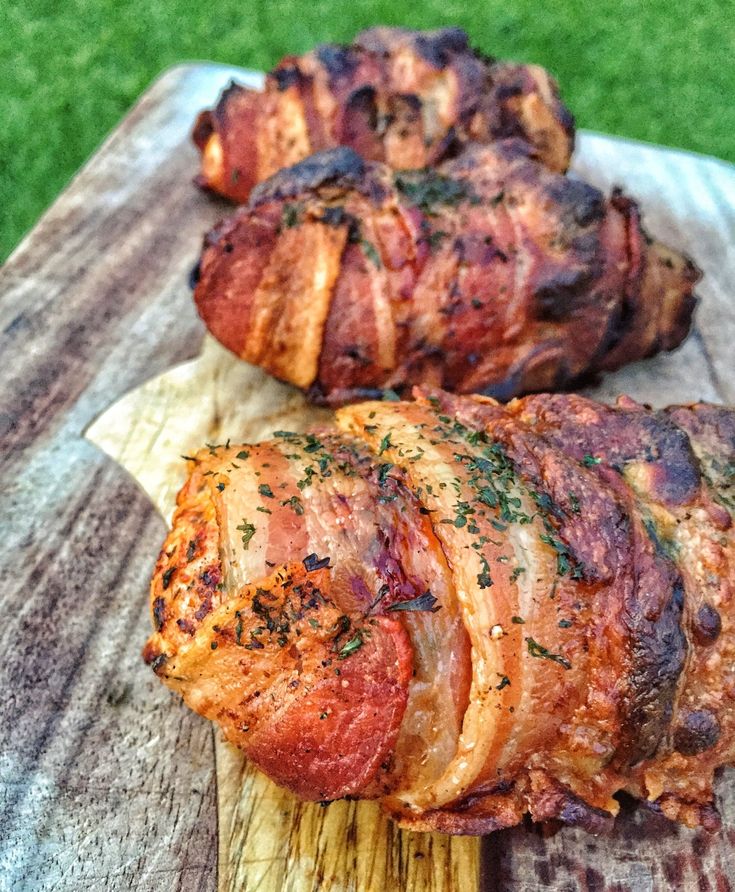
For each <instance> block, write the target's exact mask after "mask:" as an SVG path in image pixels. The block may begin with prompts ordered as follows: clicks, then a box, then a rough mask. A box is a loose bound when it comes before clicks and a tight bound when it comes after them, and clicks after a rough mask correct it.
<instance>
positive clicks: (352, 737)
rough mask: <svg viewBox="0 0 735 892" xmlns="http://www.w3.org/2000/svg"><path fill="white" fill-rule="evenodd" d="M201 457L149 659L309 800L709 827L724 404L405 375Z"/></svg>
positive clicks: (732, 421)
mask: <svg viewBox="0 0 735 892" xmlns="http://www.w3.org/2000/svg"><path fill="white" fill-rule="evenodd" d="M416 396H417V398H416V400H415V401H414V402H368V403H363V404H359V405H355V406H351V407H348V408H344V409H342V410H340V411H339V412H338V413H337V417H336V428H335V429H324V430H319V431H314V432H312V433H308V434H294V433H289V432H283V431H281V432H278V433H277V434H275V435H274V439H273V440H271V441H269V442H265V443H260V444H257V445H253V446H236V447H230V446H229V445H228V446H225V447H209V448H208V449H206V450H202V451H201V452H199V453H198V454H197V455H196V456H195V458H194V459H193V462H192V466H191V476H190V477H189V479H188V481H187V483H186V485H185V486H184V488H183V489H182V490H181V493H180V494H179V497H178V509H177V511H176V513H175V516H174V520H173V529H172V531H171V533H170V534H169V536H168V538H167V540H166V542H165V544H164V546H163V550H162V551H161V554H160V557H159V560H158V564H157V566H156V570H155V575H154V578H153V582H152V588H151V599H152V600H151V605H152V611H153V618H154V623H155V629H156V631H155V633H154V634H153V635H152V637H151V638H150V640H149V642H148V644H147V645H146V647H145V651H144V656H145V659H146V661H147V662H148V663H150V664H151V665H152V667H153V669H154V670H155V672H156V674H157V675H158V676H159V678H160V679H161V680H162V681H163V682H164V683H165V684H167V685H168V686H169V687H171V688H172V689H173V690H175V691H177V692H179V693H180V694H181V695H182V696H183V697H184V700H185V701H186V703H187V704H188V705H189V706H190V707H191V708H193V709H194V710H196V711H197V712H199V713H201V714H202V715H204V716H206V717H208V718H210V719H212V720H214V721H216V722H217V723H218V724H219V725H220V726H221V728H222V729H223V731H224V733H225V735H226V737H227V738H228V739H229V740H230V741H231V742H232V743H234V744H236V745H237V746H239V747H241V748H242V749H243V750H244V751H245V753H246V754H247V755H248V757H249V758H250V759H251V760H252V761H253V762H254V763H255V764H256V765H258V766H259V767H260V768H261V769H262V770H263V771H265V772H266V773H267V774H268V775H269V776H270V777H271V778H272V779H274V780H275V781H276V782H277V783H279V784H282V785H284V786H285V787H287V788H289V789H291V790H292V791H293V792H294V793H296V794H297V795H298V796H300V797H302V798H304V799H307V800H331V799H335V798H338V797H343V796H352V797H361V798H376V799H379V800H380V801H381V804H382V805H383V806H384V807H385V809H386V810H387V811H388V812H389V813H390V814H391V815H392V816H393V817H394V818H395V820H397V821H399V822H400V823H401V824H402V825H403V826H406V827H410V828H414V829H437V830H441V831H445V832H448V833H486V832H489V831H491V830H494V829H497V828H501V827H507V826H511V825H513V824H516V823H518V822H519V821H520V820H521V818H522V816H523V815H524V814H525V813H530V815H531V816H532V817H533V818H534V819H535V820H546V819H558V820H560V821H562V822H566V823H570V824H579V825H581V826H583V827H585V828H587V829H590V830H593V831H598V830H601V829H603V828H605V827H606V826H608V825H609V824H610V822H611V821H612V819H613V816H614V814H615V813H616V811H617V808H618V805H617V802H616V800H615V799H614V798H613V797H614V794H615V793H616V792H618V791H620V790H626V791H628V792H629V793H631V794H633V795H635V796H637V797H640V798H641V799H645V800H648V801H649V803H650V804H651V806H652V807H654V808H657V809H660V810H661V811H662V812H663V813H664V814H666V815H667V816H669V817H670V818H673V819H677V820H680V821H682V822H684V823H686V824H688V825H690V826H695V825H704V826H705V827H708V828H714V827H716V826H717V822H718V816H717V812H716V810H715V807H714V804H713V793H712V782H713V772H714V771H715V769H716V768H718V767H719V766H721V765H723V764H726V763H731V762H732V761H733V756H734V755H735V734H734V733H733V731H734V730H735V728H734V725H735V659H734V657H735V633H734V631H733V620H734V619H735V611H734V608H733V603H732V599H733V589H734V585H735V550H734V548H733V546H734V544H735V542H734V536H733V525H732V515H733V511H735V485H734V483H735V479H734V478H733V467H734V466H735V411H733V410H731V409H725V408H721V407H715V406H708V405H694V406H685V407H674V408H670V409H667V410H663V411H652V410H650V409H648V408H646V407H644V406H641V405H639V404H636V403H634V402H633V401H632V400H630V399H625V398H623V399H621V400H620V401H619V403H618V405H617V406H616V407H614V408H611V407H607V406H603V405H600V404H598V403H595V402H593V401H591V400H589V399H585V398H582V397H578V396H567V395H552V396H549V395H541V396H532V397H527V398H524V399H521V400H515V401H513V402H512V403H510V404H509V405H507V406H501V405H499V404H497V403H495V402H494V401H493V400H491V399H488V398H483V397H476V396H473V397H462V396H454V395H450V394H448V393H445V392H443V391H439V390H436V391H423V392H422V391H420V390H417V392H416Z"/></svg>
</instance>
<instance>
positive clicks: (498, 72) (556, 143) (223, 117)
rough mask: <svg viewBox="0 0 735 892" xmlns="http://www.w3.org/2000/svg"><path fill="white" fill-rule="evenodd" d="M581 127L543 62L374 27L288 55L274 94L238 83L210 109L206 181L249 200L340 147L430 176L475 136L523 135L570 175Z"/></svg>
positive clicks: (201, 138) (205, 126)
mask: <svg viewBox="0 0 735 892" xmlns="http://www.w3.org/2000/svg"><path fill="white" fill-rule="evenodd" d="M573 128H574V121H573V118H572V116H571V115H570V113H569V112H568V111H567V109H566V108H565V107H564V106H563V105H562V104H561V102H560V101H559V97H558V93H557V88H556V84H555V83H554V81H553V80H552V78H551V77H549V75H548V74H547V72H546V71H544V69H543V68H540V67H539V66H538V65H515V64H513V63H509V62H497V61H495V60H493V59H488V58H485V57H483V56H482V55H481V54H479V53H478V52H476V51H474V50H472V49H471V48H470V47H469V45H468V42H467V35H466V34H465V33H464V32H463V31H461V30H459V29H458V28H445V29H442V30H440V31H429V32H421V31H407V30H404V29H402V28H372V29H370V30H369V31H364V32H363V33H362V34H359V35H358V36H357V37H356V39H355V42H354V43H353V44H352V45H350V46H335V45H331V44H328V45H325V46H320V47H318V48H317V49H316V50H314V51H313V52H311V53H307V54H306V55H304V56H301V57H295V56H288V57H286V58H285V59H283V61H282V62H280V63H279V65H277V66H276V68H275V69H274V70H273V71H271V72H270V73H269V74H268V75H267V77H266V81H265V90H264V91H263V92H260V91H256V90H249V89H247V88H245V87H242V86H239V85H238V84H236V83H234V82H233V83H232V84H231V85H230V86H229V87H228V88H227V89H226V90H225V91H224V92H223V93H222V95H221V96H220V98H219V101H218V102H217V104H216V106H215V107H214V108H213V109H208V110H206V111H203V112H201V113H200V115H199V117H198V118H197V121H196V124H195V126H194V131H193V139H194V142H195V144H196V145H197V147H198V148H199V150H200V151H201V153H202V163H201V174H200V176H199V178H198V182H199V184H200V185H201V186H204V187H206V188H209V189H212V190H214V191H215V192H219V193H220V194H222V195H225V196H227V197H228V198H231V199H233V200H234V201H238V202H244V201H247V198H248V196H249V194H250V190H251V189H252V188H253V186H254V185H255V184H256V183H259V182H260V181H261V180H264V179H266V178H267V177H269V176H271V175H272V174H274V173H275V172H276V171H278V170H280V169H281V168H282V167H285V166H288V165H290V164H295V163H296V162H297V161H301V160H302V159H303V158H306V157H307V156H308V155H311V154H312V153H313V152H317V151H320V150H322V149H328V148H332V147H334V146H338V145H346V146H350V147H351V148H353V149H356V150H357V151H358V152H359V153H360V154H361V155H363V156H364V157H365V158H368V159H370V160H373V161H384V162H385V163H387V164H389V165H390V166H391V167H394V168H396V169H400V168H420V167H425V166H426V165H428V164H433V163H435V162H436V161H437V160H439V159H440V158H442V157H443V156H444V155H446V154H447V152H448V151H449V150H452V149H455V148H456V147H457V146H458V145H461V144H462V143H464V142H466V141H468V140H477V141H479V142H494V141H496V140H498V139H502V138H505V137H509V136H513V137H520V138H522V139H524V140H526V141H527V142H528V143H529V145H530V146H531V147H532V149H533V151H534V153H535V154H536V155H537V157H538V158H539V159H540V160H541V161H542V162H543V163H544V164H546V165H547V166H548V167H549V168H551V169H552V170H559V171H563V170H566V169H567V165H568V163H569V157H570V155H571V153H572V148H573V139H574V135H573V134H574V129H573Z"/></svg>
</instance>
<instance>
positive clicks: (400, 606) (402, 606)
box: [388, 592, 441, 613]
mask: <svg viewBox="0 0 735 892" xmlns="http://www.w3.org/2000/svg"><path fill="white" fill-rule="evenodd" d="M435 604H436V598H435V597H434V596H433V595H432V594H431V592H424V593H423V595H419V596H418V597H417V598H412V599H411V600H410V601H398V603H396V604H391V605H390V607H388V611H394V610H408V611H417V612H418V611H429V612H431V613H436V612H437V610H441V607H435V606H434V605H435Z"/></svg>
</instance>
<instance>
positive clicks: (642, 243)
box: [194, 140, 699, 404]
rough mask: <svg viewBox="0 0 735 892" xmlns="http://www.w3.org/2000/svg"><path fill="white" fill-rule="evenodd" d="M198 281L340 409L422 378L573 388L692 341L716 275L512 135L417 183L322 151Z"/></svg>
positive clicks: (206, 310)
mask: <svg viewBox="0 0 735 892" xmlns="http://www.w3.org/2000/svg"><path fill="white" fill-rule="evenodd" d="M197 276H198V282H197V284H196V288H195V294H194V298H195V301H196V304H197V307H198V310H199V313H200V315H201V316H202V318H203V319H204V321H205V323H206V325H207V327H208V328H209V330H210V331H211V332H212V334H214V336H215V337H216V338H217V339H218V340H219V341H221V342H222V343H223V344H224V345H225V346H226V347H228V348H229V349H230V350H232V351H233V352H234V353H236V354H237V355H238V356H240V357H242V358H243V359H246V360H248V361H249V362H252V363H254V364H256V365H260V366H262V367H263V368H264V369H266V370H267V371H268V372H270V373H271V374H273V375H275V376H276V377H278V378H281V379H283V380H285V381H289V382H291V383H292V384H295V385H297V386H298V387H301V388H304V389H309V390H310V395H311V397H312V398H313V399H314V400H315V401H317V402H326V403H331V404H339V403H342V402H346V401H349V400H354V399H360V398H363V399H364V398H370V397H372V396H374V395H375V394H376V391H377V390H380V389H383V388H393V389H395V390H396V391H398V392H399V393H401V392H403V391H405V390H406V388H407V386H409V385H412V384H428V385H432V386H441V387H444V388H446V389H448V390H451V391H454V392H460V393H471V392H483V393H486V394H488V395H491V396H493V397H496V398H498V399H503V400H505V399H510V398H511V397H513V396H516V395H519V394H522V393H528V392H532V391H543V390H555V389H559V388H568V387H570V386H572V385H573V384H574V383H575V382H578V381H580V379H584V378H586V377H589V376H591V375H594V374H595V373H597V372H600V371H602V370H609V369H615V368H618V367H619V366H621V365H623V364H625V363H626V362H630V361H633V360H636V359H641V358H643V357H645V356H649V355H651V354H652V353H655V352H656V351H658V350H670V349H672V348H674V347H676V346H677V345H678V344H679V343H680V342H681V341H682V340H683V338H684V337H685V335H686V333H687V331H688V329H689V324H690V319H691V314H692V310H693V307H694V303H695V300H694V298H693V296H692V288H693V285H694V283H695V282H696V281H697V279H698V276H699V274H698V272H697V270H696V269H695V267H694V266H693V264H692V263H691V262H690V261H689V260H687V259H686V258H684V257H682V256H681V255H679V254H677V253H675V252H674V251H671V250H669V249H668V248H666V247H665V246H664V245H662V244H660V243H658V242H654V241H651V239H649V238H648V236H647V235H646V233H645V231H644V229H643V228H642V226H641V221H640V214H639V211H638V208H637V206H636V204H635V202H633V201H631V200H630V199H628V198H625V197H624V196H623V195H621V194H619V193H615V194H613V196H612V197H611V198H610V199H609V200H607V201H606V200H605V198H604V197H603V195H602V194H601V193H600V192H598V191H597V190H596V189H593V188H592V187H591V186H588V185H586V184H585V183H582V182H579V181H577V180H573V179H569V178H567V177H564V176H562V175H559V174H554V173H552V172H550V171H548V170H546V169H545V168H544V167H542V166H541V165H539V164H538V163H537V162H535V161H534V160H533V159H532V158H531V157H529V152H528V149H527V147H526V146H525V145H524V144H523V143H521V142H519V141H517V140H508V141H505V142H502V143H498V144H496V145H491V146H490V145H486V146H483V145H477V144H474V145H472V146H469V147H467V148H466V149H465V151H464V152H463V153H462V154H461V155H460V156H458V157H457V158H455V159H452V160H450V161H447V162H445V163H443V164H442V165H440V166H439V167H438V168H436V169H429V170H425V171H419V172H413V173H406V172H404V173H399V174H395V173H393V172H392V171H391V170H390V169H389V168H388V167H386V166H385V165H380V164H375V163H370V162H364V161H363V160H362V159H361V158H360V157H359V156H358V155H357V154H355V153H354V152H353V151H352V150H350V149H346V148H338V149H332V150H328V151H326V152H322V153H319V154H316V155H314V156H312V157H311V158H309V159H307V160H306V161H302V162H300V163H299V164H297V165H295V166H294V167H292V168H290V169H286V170H283V171H281V172H280V173H278V174H276V175H275V176H273V177H271V179H270V180H267V181H266V182H265V183H262V184H261V185H260V186H258V187H257V188H256V189H255V190H254V192H253V195H252V198H251V201H250V204H249V205H248V206H247V207H244V208H241V209H240V210H239V211H238V212H237V213H236V214H235V215H234V216H233V217H232V218H231V219H229V220H226V221H224V222H222V223H220V224H219V225H218V226H217V227H215V229H213V230H212V231H211V232H210V233H209V234H208V235H207V236H206V238H205V243H204V249H203V252H202V256H201V260H200V263H199V265H198V267H197Z"/></svg>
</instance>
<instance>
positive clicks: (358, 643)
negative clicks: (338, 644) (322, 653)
mask: <svg viewBox="0 0 735 892" xmlns="http://www.w3.org/2000/svg"><path fill="white" fill-rule="evenodd" d="M362 645H363V640H362V633H361V632H359V631H358V632H356V633H355V635H354V636H353V637H352V638H350V640H349V641H348V642H347V644H345V645H344V646H343V647H342V649H341V650H340V651H339V652H338V654H337V656H338V657H339V659H340V660H346V659H347V657H349V656H351V655H352V654H353V653H355V651H357V650H359V649H360V648H361V647H362Z"/></svg>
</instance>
